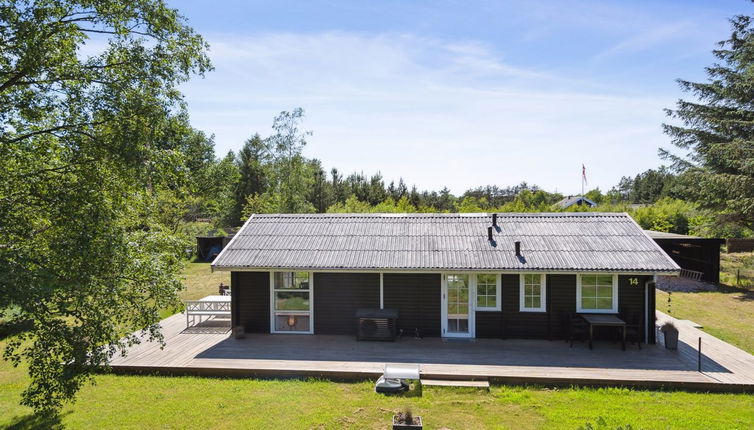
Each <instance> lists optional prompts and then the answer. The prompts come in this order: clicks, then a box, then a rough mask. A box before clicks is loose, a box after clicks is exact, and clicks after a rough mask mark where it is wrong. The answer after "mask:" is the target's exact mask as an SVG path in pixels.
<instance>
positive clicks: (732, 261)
mask: <svg viewBox="0 0 754 430" xmlns="http://www.w3.org/2000/svg"><path fill="white" fill-rule="evenodd" d="M720 265H721V271H720V282H721V283H722V284H723V285H721V286H720V288H719V289H718V291H709V292H699V293H680V292H675V293H672V294H671V297H672V301H671V305H670V311H671V312H670V315H672V316H674V317H676V318H680V319H688V320H692V321H694V322H696V323H699V324H701V325H702V326H704V328H703V330H704V331H706V332H707V333H709V334H711V335H713V336H715V337H717V338H720V339H722V340H724V341H726V342H728V343H730V344H732V345H736V346H737V347H739V348H741V349H743V350H744V351H747V352H749V353H750V354H754V289H753V288H754V285H752V286H748V285H749V284H748V282H749V281H748V280H746V279H742V283H741V285H747V287H736V286H735V280H736V277H735V274H736V271H738V270H740V272H741V273H743V274H749V273H751V274H753V275H754V254H752V253H737V254H726V253H723V254H721V255H720ZM726 284H727V285H726ZM657 309H658V310H660V311H662V312H665V313H668V294H667V293H665V292H663V291H657Z"/></svg>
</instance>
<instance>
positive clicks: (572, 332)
mask: <svg viewBox="0 0 754 430" xmlns="http://www.w3.org/2000/svg"><path fill="white" fill-rule="evenodd" d="M562 321H563V327H565V328H566V342H570V347H571V348H573V341H574V339H579V340H586V337H587V335H588V333H589V330H588V326H587V324H586V321H584V319H583V318H581V317H580V316H579V315H578V314H574V313H571V312H564V313H563V314H562Z"/></svg>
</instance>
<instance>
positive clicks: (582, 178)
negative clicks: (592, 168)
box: [581, 164, 587, 184]
mask: <svg viewBox="0 0 754 430" xmlns="http://www.w3.org/2000/svg"><path fill="white" fill-rule="evenodd" d="M581 180H582V181H584V183H585V184H586V183H587V182H586V166H584V165H583V164H582V165H581Z"/></svg>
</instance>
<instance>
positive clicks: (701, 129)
mask: <svg viewBox="0 0 754 430" xmlns="http://www.w3.org/2000/svg"><path fill="white" fill-rule="evenodd" d="M731 25H732V34H731V36H730V39H728V40H726V41H723V42H720V43H719V49H716V50H714V51H713V54H714V56H715V57H716V58H717V59H718V60H719V61H720V62H719V63H714V64H713V65H712V66H711V67H708V68H707V69H706V72H707V76H708V78H709V79H708V81H707V82H704V83H697V82H691V81H686V80H678V82H679V84H680V86H681V89H682V90H684V91H686V92H688V93H690V94H691V95H693V96H694V97H695V99H696V101H689V100H684V99H681V100H678V102H677V103H676V106H675V109H667V110H666V112H667V114H668V116H669V117H670V118H672V119H674V120H678V121H679V123H675V124H664V125H663V128H664V131H665V132H666V133H667V134H668V135H669V136H670V137H671V142H672V144H673V145H675V146H676V147H677V148H679V149H680V150H682V151H685V153H684V154H680V155H677V154H673V153H671V152H670V151H668V150H665V149H660V155H661V156H662V157H664V158H666V159H669V160H671V161H672V163H673V164H672V165H673V167H674V168H675V169H677V170H678V171H680V172H682V173H683V175H681V178H679V181H680V182H681V186H682V191H683V193H684V194H685V196H687V197H688V198H690V199H692V200H693V201H695V202H696V203H697V204H698V205H699V206H700V207H702V208H706V209H711V210H714V211H716V212H717V214H718V217H719V218H720V220H721V221H725V222H732V223H735V224H737V225H740V226H743V227H746V228H748V229H754V128H752V124H754V103H753V102H752V100H754V32H753V29H752V17H751V16H746V15H739V16H736V17H734V18H733V19H732V20H731Z"/></svg>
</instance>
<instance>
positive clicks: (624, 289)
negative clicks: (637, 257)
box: [618, 275, 654, 331]
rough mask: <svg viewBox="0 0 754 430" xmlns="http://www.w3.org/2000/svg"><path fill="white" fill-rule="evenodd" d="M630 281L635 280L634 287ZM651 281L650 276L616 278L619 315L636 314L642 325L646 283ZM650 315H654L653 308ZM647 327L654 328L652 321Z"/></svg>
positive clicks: (644, 315) (644, 316) (644, 318)
mask: <svg viewBox="0 0 754 430" xmlns="http://www.w3.org/2000/svg"><path fill="white" fill-rule="evenodd" d="M632 279H633V280H635V285H631V280H632ZM651 280H652V277H651V276H636V275H630V276H623V275H621V276H618V311H619V312H620V313H621V314H623V315H629V314H631V313H634V312H637V313H639V314H640V316H641V321H642V324H644V322H645V321H646V317H647V315H646V313H645V310H644V305H645V301H646V290H647V287H646V283H647V282H648V281H651ZM653 291H654V290H653ZM652 315H654V308H652ZM652 315H650V317H651V316H652ZM649 326H651V327H654V320H651V321H650V322H649ZM653 331H654V330H653Z"/></svg>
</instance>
